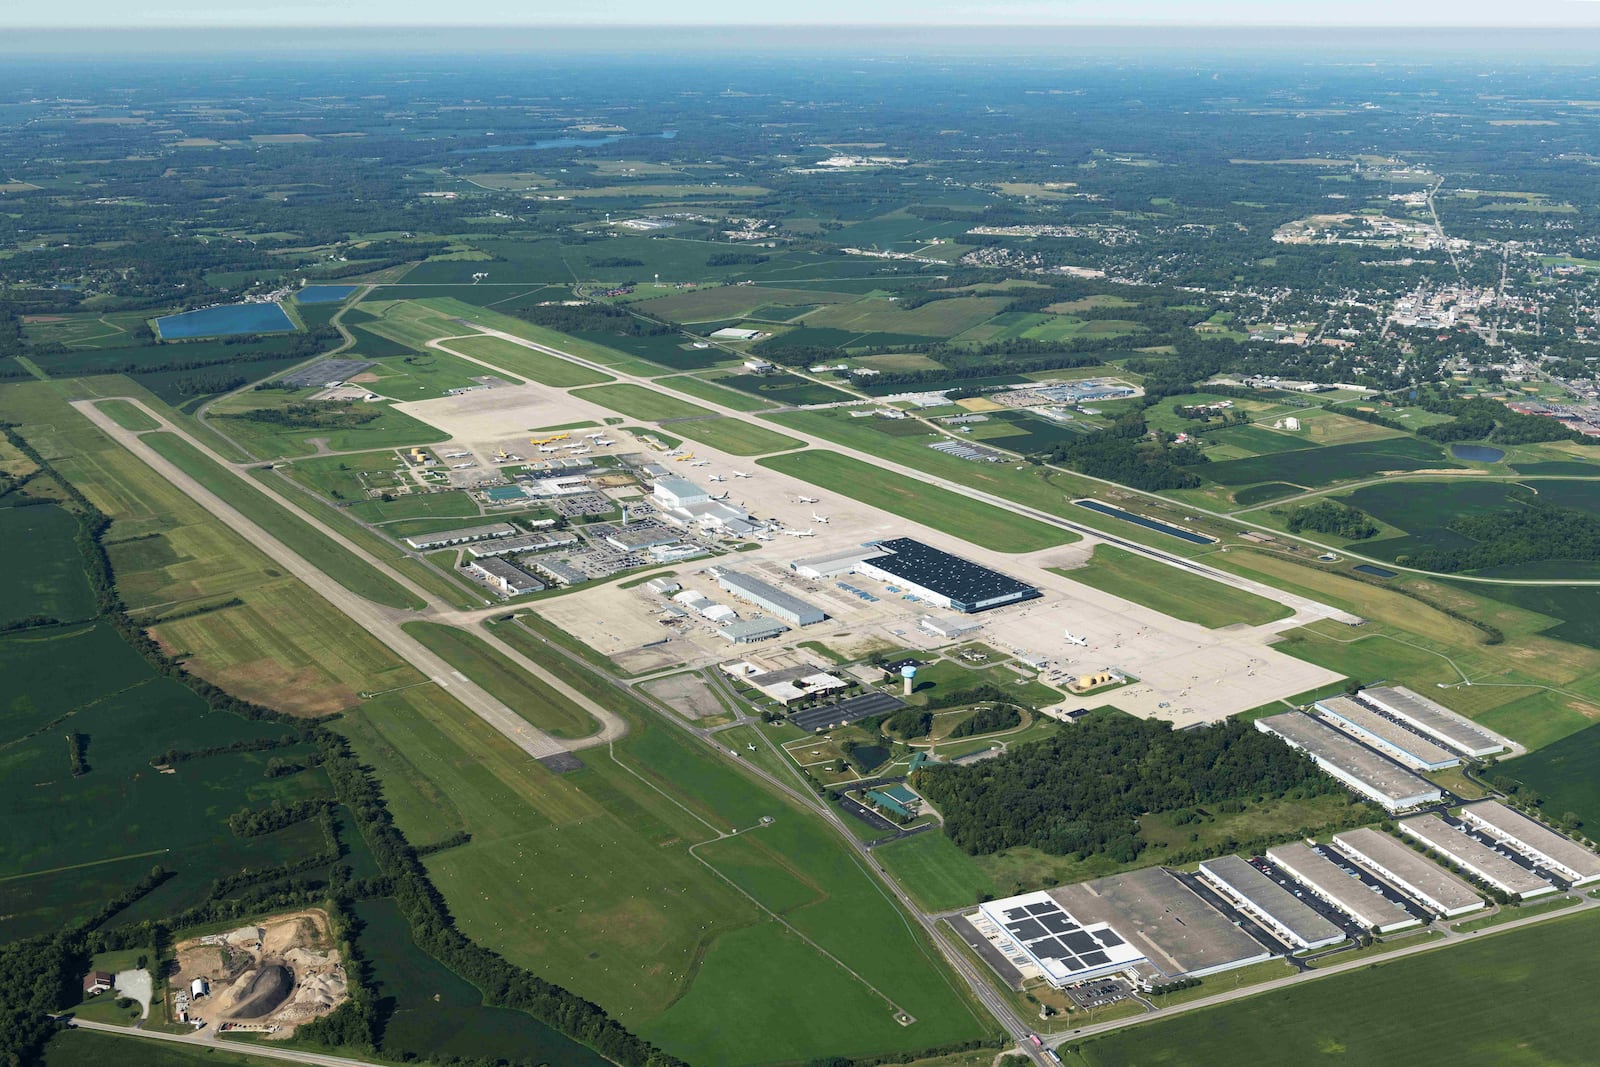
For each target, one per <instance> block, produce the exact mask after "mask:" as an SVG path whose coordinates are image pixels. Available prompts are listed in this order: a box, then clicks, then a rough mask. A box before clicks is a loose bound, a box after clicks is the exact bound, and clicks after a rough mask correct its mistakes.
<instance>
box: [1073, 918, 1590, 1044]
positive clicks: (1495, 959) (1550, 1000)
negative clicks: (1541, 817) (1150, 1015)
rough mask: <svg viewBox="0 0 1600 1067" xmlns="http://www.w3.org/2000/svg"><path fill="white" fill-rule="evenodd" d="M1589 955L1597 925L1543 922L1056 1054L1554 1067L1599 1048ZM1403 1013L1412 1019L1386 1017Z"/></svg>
mask: <svg viewBox="0 0 1600 1067" xmlns="http://www.w3.org/2000/svg"><path fill="white" fill-rule="evenodd" d="M1596 947H1600V916H1597V915H1596V914H1595V913H1593V912H1589V913H1586V914H1582V915H1572V916H1568V917H1564V918H1558V919H1550V920H1548V921H1545V922H1541V923H1538V924H1537V925H1534V926H1532V927H1528V928H1526V929H1521V930H1512V931H1509V932H1505V933H1497V934H1492V935H1489V934H1485V935H1483V936H1481V937H1480V938H1478V939H1476V940H1473V941H1470V942H1468V943H1465V944H1458V945H1454V946H1451V947H1449V948H1444V949H1440V950H1438V951H1434V952H1425V953H1422V954H1420V955H1416V956H1410V957H1407V958H1405V959H1399V960H1387V961H1386V960H1381V959H1380V960H1378V961H1376V962H1374V963H1373V965H1372V966H1371V967H1367V968H1363V969H1361V970H1360V971H1358V972H1354V973H1350V974H1340V975H1334V976H1333V977H1330V978H1324V979H1321V980H1318V981H1316V982H1311V983H1306V984H1301V985H1296V986H1294V987H1293V988H1290V989H1286V990H1279V991H1274V992H1271V993H1265V994H1261V995H1259V996H1254V997H1249V998H1246V999H1243V1000H1237V1001H1233V1002H1232V1003H1229V1004H1225V1005H1221V1006H1218V1007H1214V1008H1207V1009H1204V1010H1202V1011H1196V1012H1191V1013H1188V1014H1185V1015H1180V1016H1177V1017H1175V1018H1172V1019H1170V1020H1163V1021H1158V1022H1152V1023H1149V1024H1146V1025H1141V1026H1136V1027H1130V1028H1128V1029H1125V1030H1120V1031H1118V1032H1116V1033H1114V1034H1108V1035H1106V1036H1104V1037H1097V1038H1090V1039H1087V1040H1085V1041H1084V1042H1083V1043H1082V1045H1081V1046H1078V1051H1077V1052H1076V1053H1075V1054H1070V1055H1067V1054H1065V1053H1064V1055H1066V1062H1067V1063H1074V1064H1078V1065H1082V1067H1102V1065H1103V1067H1111V1065H1124V1064H1139V1065H1141V1067H1145V1065H1150V1067H1155V1065H1160V1064H1173V1065H1177V1064H1183V1065H1184V1067H1211V1065H1213V1064H1215V1065H1223V1064H1235V1063H1295V1062H1301V1063H1310V1062H1321V1061H1323V1060H1326V1059H1328V1058H1329V1057H1333V1056H1337V1057H1339V1058H1340V1059H1342V1060H1346V1061H1348V1062H1350V1063H1373V1064H1390V1063H1396V1064H1397V1063H1404V1064H1408V1065H1413V1067H1503V1065H1505V1064H1509V1063H1515V1064H1524V1065H1528V1067H1563V1065H1566V1064H1572V1063H1579V1062H1582V1061H1583V1060H1584V1059H1585V1058H1586V1057H1587V1056H1588V1052H1587V1051H1586V1050H1589V1049H1592V1048H1593V1047H1594V1046H1595V1043H1596V1042H1597V1041H1600V1018H1597V1017H1596V1015H1595V1013H1594V1012H1592V1011H1589V1010H1588V1009H1587V1007H1586V1006H1585V1003H1584V996H1585V991H1586V990H1587V989H1588V988H1589V986H1590V985H1591V983H1593V982H1595V981H1596V980H1600V953H1597V952H1596V951H1594V949H1595V948H1596ZM1403 1004H1409V1005H1413V1006H1414V1007H1416V1008H1417V1009H1418V1010H1412V1011H1395V1010H1394V1008H1395V1006H1396V1005H1403ZM1463 1020H1472V1023H1471V1025H1463ZM1219 1034H1226V1035H1227V1040H1225V1041H1219V1040H1217V1035H1219Z"/></svg>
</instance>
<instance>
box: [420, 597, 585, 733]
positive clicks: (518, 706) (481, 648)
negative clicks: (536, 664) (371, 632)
mask: <svg viewBox="0 0 1600 1067" xmlns="http://www.w3.org/2000/svg"><path fill="white" fill-rule="evenodd" d="M403 629H404V630H405V632H406V633H408V634H410V635H411V636H412V637H415V638H416V639H417V640H418V641H421V642H422V643H423V644H424V645H426V646H428V648H429V649H431V650H432V651H434V652H436V653H438V654H439V655H440V656H442V657H444V659H445V660H446V661H447V662H449V664H450V665H451V666H453V667H455V668H456V669H457V670H458V671H460V672H461V673H462V674H465V675H466V676H467V677H468V678H471V679H472V680H473V681H475V682H477V683H478V684H479V685H481V686H483V687H484V688H485V689H487V690H488V691H489V692H490V693H491V694H493V695H494V696H495V697H496V698H498V699H499V700H500V701H501V702H503V703H504V704H505V705H506V706H507V707H509V708H510V709H511V710H512V711H515V712H516V713H517V714H518V715H521V716H522V717H523V718H524V719H527V720H528V722H530V723H532V724H533V725H534V726H537V727H538V728H539V729H541V730H544V731H547V732H548V733H551V734H553V735H555V736H556V737H587V736H588V735H590V734H592V733H594V732H595V731H597V730H598V729H600V724H599V723H597V722H595V721H594V719H593V718H591V717H590V716H589V713H588V712H586V711H584V710H583V709H582V708H580V707H578V706H577V705H576V704H574V703H572V701H570V700H568V699H567V698H566V697H565V696H563V695H562V694H560V693H558V692H557V691H556V690H554V689H552V688H550V686H549V685H547V684H546V683H544V682H543V681H541V680H539V679H538V678H535V677H534V676H533V675H531V674H529V673H527V672H526V671H523V670H521V669H520V668H518V667H517V666H516V665H515V664H513V663H512V662H511V661H510V660H508V659H506V658H505V657H504V656H502V655H501V654H500V653H498V652H496V651H495V650H494V649H492V648H490V647H489V646H488V645H486V644H485V643H484V642H483V640H482V639H481V638H479V637H476V636H474V635H473V634H469V633H466V632H464V631H461V630H458V629H456V628H455V627H454V626H445V625H442V624H440V623H435V622H408V623H406V624H405V625H404V626H403Z"/></svg>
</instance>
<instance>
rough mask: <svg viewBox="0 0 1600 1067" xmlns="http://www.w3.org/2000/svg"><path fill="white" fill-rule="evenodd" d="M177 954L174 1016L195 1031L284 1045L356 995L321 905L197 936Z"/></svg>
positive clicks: (172, 984)
mask: <svg viewBox="0 0 1600 1067" xmlns="http://www.w3.org/2000/svg"><path fill="white" fill-rule="evenodd" d="M176 954H177V960H176V968H177V969H176V971H175V972H174V973H173V974H171V975H170V977H169V980H168V989H169V993H168V996H169V997H170V998H171V1001H172V1002H171V1004H170V1006H169V1007H170V1017H171V1018H172V1019H174V1020H177V1021H178V1022H181V1023H186V1024H188V1025H190V1026H193V1027H195V1028H196V1029H199V1028H201V1027H211V1028H213V1029H214V1030H215V1031H216V1032H241V1031H242V1032H256V1033H262V1034H265V1035H267V1036H268V1037H269V1038H272V1039H279V1040H281V1039H283V1038H286V1037H288V1036H290V1035H292V1034H293V1033H294V1030H295V1027H297V1026H299V1025H300V1024H301V1023H307V1022H310V1021H312V1020H313V1019H317V1018H320V1017H322V1016H324V1015H326V1014H328V1013H329V1012H331V1011H333V1010H334V1009H335V1008H337V1007H338V1006H339V1005H340V1004H342V1003H344V1001H345V999H346V998H347V996H348V995H349V994H348V985H347V980H346V976H345V970H344V961H343V960H342V959H341V958H340V955H339V950H338V949H337V948H335V947H334V942H333V936H332V932H331V929H330V927H329V922H328V915H327V913H326V912H324V911H322V910H320V909H316V908H312V909H307V910H305V911H296V912H291V913H288V914H285V915H274V916H271V917H269V918H266V919H262V920H261V921H260V923H259V924H258V925H252V926H243V927H240V928H238V929H236V930H232V931H229V932H227V933H220V934H206V935H204V936H201V937H196V938H192V939H190V940H188V941H183V942H180V943H179V944H178V945H177V946H176Z"/></svg>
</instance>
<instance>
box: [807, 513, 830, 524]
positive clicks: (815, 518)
mask: <svg viewBox="0 0 1600 1067" xmlns="http://www.w3.org/2000/svg"><path fill="white" fill-rule="evenodd" d="M811 518H812V520H813V521H815V522H820V523H822V525H824V526H826V525H828V516H826V515H818V514H817V513H816V512H815V511H813V512H812V513H811Z"/></svg>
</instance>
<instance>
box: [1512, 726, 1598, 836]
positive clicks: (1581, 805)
mask: <svg viewBox="0 0 1600 1067" xmlns="http://www.w3.org/2000/svg"><path fill="white" fill-rule="evenodd" d="M1507 773H1509V774H1510V775H1511V777H1513V778H1515V779H1516V780H1517V781H1519V782H1522V783H1523V784H1525V785H1527V786H1528V787H1529V788H1531V789H1533V790H1534V791H1535V792H1537V793H1538V794H1539V795H1540V796H1541V797H1543V798H1544V799H1543V807H1542V810H1543V812H1544V814H1545V817H1546V818H1550V819H1562V818H1565V817H1566V815H1567V813H1568V812H1571V813H1572V814H1574V815H1576V816H1577V817H1578V819H1579V825H1580V826H1581V827H1582V829H1583V833H1584V836H1586V837H1593V836H1594V834H1595V833H1596V832H1597V831H1600V726H1589V727H1586V728H1585V729H1582V730H1579V731H1578V732H1577V733H1574V734H1571V735H1569V736H1567V737H1565V738H1562V739H1561V740H1559V741H1555V742H1553V743H1551V744H1548V745H1546V746H1544V747H1543V748H1541V749H1539V751H1537V752H1535V753H1533V754H1532V755H1529V756H1524V757H1523V758H1522V759H1519V760H1517V761H1516V763H1515V764H1514V765H1512V766H1511V767H1510V768H1508V770H1507Z"/></svg>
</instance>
